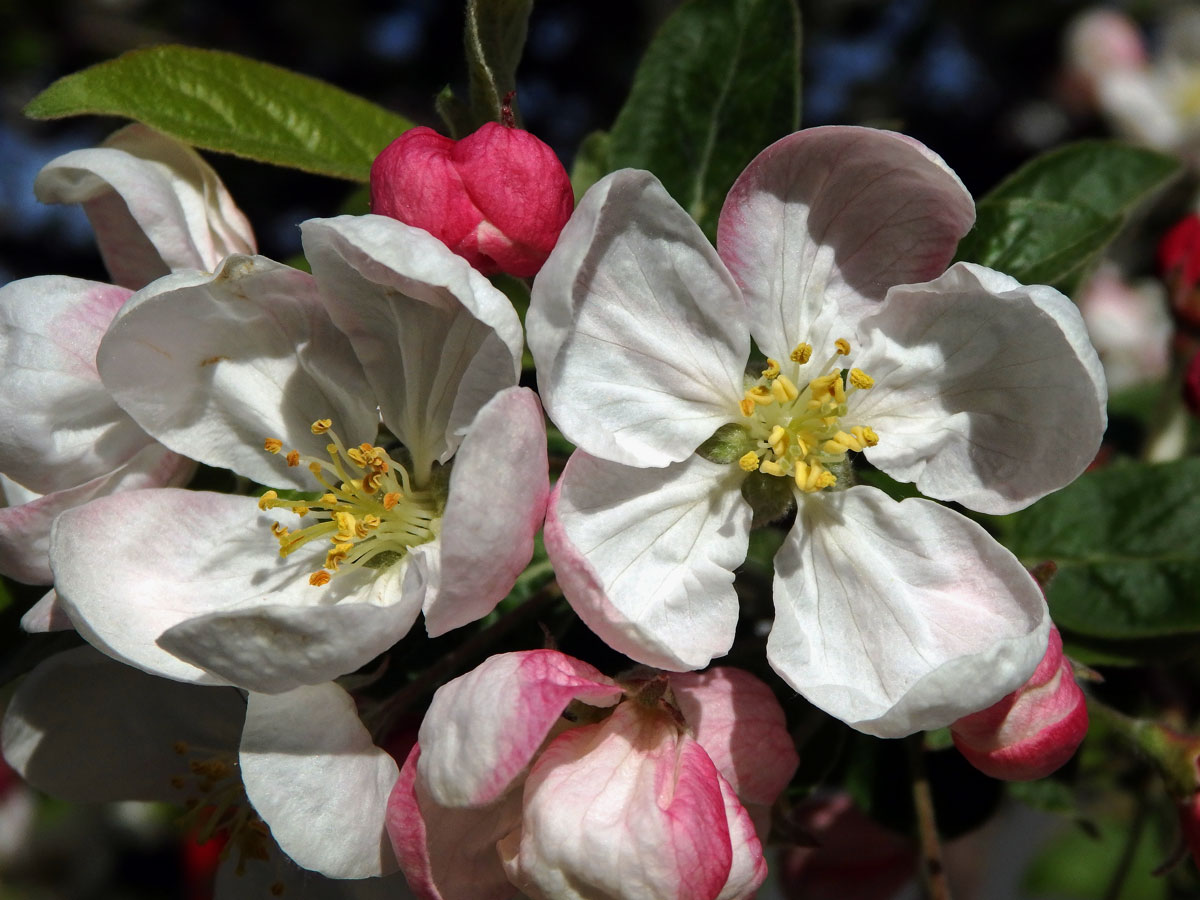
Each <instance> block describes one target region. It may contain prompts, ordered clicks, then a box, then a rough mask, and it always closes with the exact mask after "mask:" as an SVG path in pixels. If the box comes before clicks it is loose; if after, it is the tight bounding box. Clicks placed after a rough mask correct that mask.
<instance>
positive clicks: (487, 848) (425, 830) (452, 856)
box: [387, 744, 521, 900]
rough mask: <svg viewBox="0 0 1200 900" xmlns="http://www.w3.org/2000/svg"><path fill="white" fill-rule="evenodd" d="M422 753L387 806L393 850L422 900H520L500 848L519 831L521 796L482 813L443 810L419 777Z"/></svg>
mask: <svg viewBox="0 0 1200 900" xmlns="http://www.w3.org/2000/svg"><path fill="white" fill-rule="evenodd" d="M420 759H421V748H420V745H419V744H418V745H417V746H414V747H413V749H412V752H411V753H409V755H408V758H407V759H406V760H405V762H404V765H403V767H401V769H400V779H399V781H397V782H396V787H395V788H394V789H393V790H392V795H391V798H390V799H389V800H388V809H387V826H388V834H389V835H390V836H391V839H392V848H393V850H394V851H395V853H396V858H397V859H398V860H399V861H400V868H401V870H402V871H403V872H404V876H405V878H407V879H408V884H409V887H410V888H412V890H413V892H414V893H415V894H416V895H417V896H418V897H419V898H420V900H508V898H510V897H512V896H514V895H515V894H516V889H515V888H514V887H513V886H512V884H511V883H510V882H509V880H508V878H507V876H506V875H505V874H504V869H503V868H502V867H501V865H500V857H499V856H498V855H497V853H496V842H497V841H498V840H500V839H501V838H502V837H504V836H505V835H506V834H508V833H509V832H510V831H512V829H513V828H516V827H519V825H520V821H521V792H520V791H514V792H512V793H510V794H509V795H508V796H507V797H505V798H503V799H501V800H499V801H497V802H496V803H495V804H494V805H492V806H488V807H484V808H483V809H448V808H446V807H441V806H438V804H437V803H436V801H434V800H433V799H432V798H431V797H430V796H429V794H428V792H427V791H426V790H425V788H424V786H423V783H422V782H420V781H419V779H418V776H417V767H418V762H419V760H420Z"/></svg>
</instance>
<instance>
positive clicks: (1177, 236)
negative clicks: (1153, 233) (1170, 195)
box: [1158, 213, 1200, 331]
mask: <svg viewBox="0 0 1200 900" xmlns="http://www.w3.org/2000/svg"><path fill="white" fill-rule="evenodd" d="M1158 264H1159V268H1160V269H1161V270H1162V275H1163V281H1165V282H1166V284H1167V290H1168V292H1169V294H1170V298H1171V311H1172V312H1173V313H1175V319H1176V321H1177V322H1178V323H1179V325H1181V326H1182V327H1184V328H1187V329H1189V330H1193V331H1195V330H1197V329H1200V290H1198V289H1197V284H1198V282H1200V216H1197V215H1196V214H1195V213H1191V214H1189V215H1187V216H1184V218H1182V219H1180V220H1179V221H1178V222H1177V223H1175V225H1174V226H1173V227H1172V228H1171V230H1170V231H1168V232H1167V233H1166V236H1165V237H1163V239H1162V242H1161V243H1160V244H1159V245H1158Z"/></svg>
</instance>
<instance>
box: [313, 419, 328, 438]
mask: <svg viewBox="0 0 1200 900" xmlns="http://www.w3.org/2000/svg"><path fill="white" fill-rule="evenodd" d="M332 427H333V419H317V421H315V422H313V423H312V426H311V430H312V433H313V434H324V433H325V432H327V431H328V430H329V429H330V428H332Z"/></svg>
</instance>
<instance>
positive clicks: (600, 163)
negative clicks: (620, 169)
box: [571, 131, 612, 203]
mask: <svg viewBox="0 0 1200 900" xmlns="http://www.w3.org/2000/svg"><path fill="white" fill-rule="evenodd" d="M608 145H609V137H608V132H607V131H593V132H592V133H591V134H589V135H588V136H587V137H585V138H584V139H583V141H582V142H581V143H580V145H579V149H578V150H577V151H575V163H574V165H573V166H571V189H572V190H573V191H574V193H575V202H576V203H578V202H579V200H580V198H581V197H583V195H584V194H586V193H587V189H588V188H590V187H591V186H592V185H593V184H595V183H596V182H597V181H599V180H600V179H601V178H603V177H604V176H605V175H607V174H608V173H609V172H611V171H612V166H610V165H609V163H608V160H609V156H610V154H609V150H608Z"/></svg>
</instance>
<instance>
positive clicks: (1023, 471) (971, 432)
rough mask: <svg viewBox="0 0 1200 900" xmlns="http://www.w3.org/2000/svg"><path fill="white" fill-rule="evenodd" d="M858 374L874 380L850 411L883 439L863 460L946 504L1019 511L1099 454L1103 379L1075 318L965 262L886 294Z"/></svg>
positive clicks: (867, 332) (1045, 296) (1043, 292)
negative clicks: (930, 279) (935, 276)
mask: <svg viewBox="0 0 1200 900" xmlns="http://www.w3.org/2000/svg"><path fill="white" fill-rule="evenodd" d="M862 334H863V337H864V341H865V345H866V346H865V347H864V350H863V352H862V354H861V356H859V357H858V358H857V359H855V361H854V362H855V365H856V366H858V367H860V368H862V369H863V370H864V371H866V372H867V374H869V375H870V376H871V377H873V378H874V379H875V387H873V388H871V390H870V391H865V392H859V393H858V394H856V395H855V399H857V401H858V402H857V404H856V405H855V406H853V407H852V410H851V413H852V415H853V416H854V418H855V420H856V421H857V422H861V423H862V424H865V425H870V426H871V427H872V428H874V429H875V431H876V433H877V434H878V435H879V444H878V445H877V446H875V447H871V448H869V449H868V450H867V451H866V455H867V458H868V459H870V460H871V462H872V463H874V464H875V465H877V466H879V468H881V469H883V470H884V471H885V472H887V473H888V474H889V475H891V476H892V477H894V478H898V479H900V480H902V481H911V482H914V483H915V484H916V485H917V487H918V488H920V489H921V491H922V492H923V493H925V494H927V495H929V496H930V497H934V498H937V499H939V500H954V501H957V502H959V503H962V504H963V505H965V506H968V507H970V508H972V509H977V510H980V511H981V512H988V513H996V514H1002V513H1009V512H1013V511H1014V510H1018V509H1021V508H1022V507H1025V506H1027V505H1029V504H1030V503H1032V502H1033V501H1034V500H1037V499H1038V498H1039V497H1043V496H1045V495H1046V494H1048V493H1050V492H1051V491H1054V490H1057V489H1058V488H1060V487H1063V486H1064V485H1066V484H1068V483H1069V482H1071V481H1072V480H1074V478H1075V477H1076V476H1078V475H1079V474H1080V473H1081V472H1082V471H1083V470H1084V468H1085V467H1086V466H1087V465H1088V464H1089V463H1090V462H1091V461H1092V460H1093V459H1094V458H1095V455H1096V451H1097V450H1098V449H1099V447H1100V438H1101V437H1102V436H1103V434H1104V429H1105V426H1106V424H1107V415H1106V413H1105V404H1106V401H1107V396H1108V395H1107V389H1106V388H1105V382H1104V371H1103V369H1102V368H1101V366H1100V360H1099V359H1098V357H1097V356H1096V351H1095V350H1094V349H1093V348H1092V345H1091V343H1090V342H1089V341H1088V336H1087V329H1086V328H1085V327H1084V324H1083V319H1082V318H1081V317H1080V315H1079V310H1078V309H1077V308H1076V306H1075V304H1073V303H1072V302H1071V301H1070V300H1068V299H1067V298H1066V297H1064V296H1063V295H1062V294H1060V293H1059V292H1058V291H1056V290H1054V289H1053V288H1049V287H1044V286H1042V285H1035V286H1032V287H1026V286H1024V285H1022V284H1020V283H1018V282H1017V281H1015V280H1013V279H1012V278H1009V277H1008V276H1007V275H1002V274H1000V273H999V272H994V271H992V270H991V269H985V268H983V267H982V266H975V265H971V264H969V263H958V264H956V265H955V266H953V267H952V268H951V269H950V270H949V271H947V272H946V273H945V274H944V275H942V276H941V277H940V278H938V279H936V280H934V281H931V282H929V283H927V284H918V285H902V286H900V287H897V288H893V289H892V290H891V291H889V292H888V296H887V299H886V300H885V301H884V303H883V305H882V306H881V307H880V308H879V311H878V312H877V313H876V314H875V315H873V316H871V317H870V318H868V319H866V320H864V321H863V323H862Z"/></svg>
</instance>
